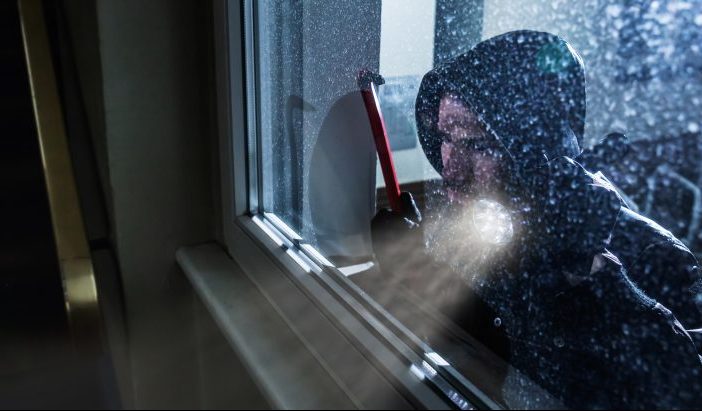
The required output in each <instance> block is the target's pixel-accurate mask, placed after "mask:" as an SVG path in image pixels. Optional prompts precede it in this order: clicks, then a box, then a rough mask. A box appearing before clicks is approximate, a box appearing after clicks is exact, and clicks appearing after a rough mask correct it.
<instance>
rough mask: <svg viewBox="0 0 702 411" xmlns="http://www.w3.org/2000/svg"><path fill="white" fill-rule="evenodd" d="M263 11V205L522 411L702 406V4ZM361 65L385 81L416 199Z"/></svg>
mask: <svg viewBox="0 0 702 411" xmlns="http://www.w3.org/2000/svg"><path fill="white" fill-rule="evenodd" d="M257 12H258V14H257V15H258V16H259V18H258V21H257V27H258V30H257V56H258V58H257V71H258V79H257V80H258V81H257V85H258V88H257V91H258V93H257V96H258V128H259V130H258V131H259V135H260V138H261V147H262V153H261V154H262V165H261V167H262V187H263V197H264V198H263V200H264V201H263V209H264V210H265V211H266V212H272V213H274V214H276V215H277V216H279V217H280V218H281V219H282V220H283V221H284V222H285V223H287V224H288V225H289V226H290V227H292V228H293V229H294V230H295V231H296V232H298V233H300V235H301V236H302V237H303V238H304V240H305V241H306V242H308V243H310V244H311V245H313V246H314V247H315V248H316V249H318V250H319V251H320V252H321V253H322V254H323V255H324V256H325V257H327V258H328V259H329V260H330V261H332V262H333V263H334V264H335V265H337V266H338V267H340V268H341V272H342V273H343V274H344V275H346V276H347V277H348V278H349V279H350V280H351V281H353V282H354V283H355V284H357V285H358V286H360V287H361V289H363V291H364V292H366V293H367V295H368V296H371V297H372V298H374V299H376V300H377V301H378V302H379V303H380V304H381V305H382V306H383V307H384V308H385V309H386V310H387V311H388V312H389V313H391V314H392V315H393V316H394V317H395V318H396V319H397V320H399V321H400V322H401V323H402V324H404V325H405V326H406V327H407V329H408V330H410V331H411V332H412V333H414V334H415V335H416V336H417V337H419V338H420V339H422V341H424V342H425V343H426V344H427V345H428V346H430V347H431V350H432V351H431V354H432V355H433V356H434V357H431V356H428V357H427V358H429V359H431V358H440V359H441V361H439V363H440V364H438V363H436V362H435V365H437V367H438V368H437V369H439V371H441V367H452V368H454V369H455V370H457V371H458V372H459V373H461V374H462V375H463V376H464V377H465V378H467V379H468V380H469V381H471V383H472V384H473V385H474V386H475V387H477V388H478V389H479V390H481V391H482V392H483V393H484V394H486V395H487V396H489V397H490V398H492V399H493V400H494V401H495V402H496V403H497V404H499V405H502V406H508V407H517V408H556V407H572V408H647V407H652V408H669V407H672V408H686V407H692V408H700V407H702V399H701V397H700V395H702V394H701V393H702V375H701V374H702V368H701V367H702V365H701V364H700V357H699V353H698V347H702V338H701V337H700V335H701V334H702V333H700V332H699V330H700V329H702V276H701V275H700V272H699V269H698V263H697V258H698V257H699V256H700V255H702V221H701V220H700V219H701V218H702V190H701V188H702V166H701V164H702V163H701V162H700V158H702V134H701V131H702V130H701V126H702V51H701V50H700V47H702V3H701V2H699V1H696V0H609V1H605V0H548V1H546V0H382V1H380V0H376V1H364V2H354V1H334V2H331V1H326V0H305V1H282V0H279V1H275V0H264V1H262V2H259V3H258V10H257ZM361 70H371V71H373V72H377V73H379V74H380V75H382V76H383V78H384V80H385V84H384V85H381V86H380V87H379V89H378V94H379V100H380V104H381V107H382V110H383V114H384V118H385V122H386V126H387V131H388V136H389V140H390V144H391V148H392V154H393V158H394V161H395V165H396V167H397V172H398V178H399V182H400V184H401V187H402V189H403V191H405V192H408V193H411V194H412V198H410V197H409V196H407V195H403V197H402V199H401V201H402V204H403V206H402V209H401V210H392V211H390V210H388V209H387V207H388V204H389V202H388V199H387V198H386V197H387V194H386V190H385V183H384V179H383V176H382V175H381V172H380V166H379V164H378V158H377V155H376V152H375V146H374V142H373V136H372V132H371V128H370V126H369V120H368V115H367V112H366V108H365V107H364V105H363V100H362V98H361V96H360V93H359V90H358V84H357V76H358V73H359V72H360V71H361ZM583 70H584V71H583ZM391 195H392V194H391ZM425 354H427V353H425ZM427 355H428V354H427ZM461 392H465V390H462V391H461Z"/></svg>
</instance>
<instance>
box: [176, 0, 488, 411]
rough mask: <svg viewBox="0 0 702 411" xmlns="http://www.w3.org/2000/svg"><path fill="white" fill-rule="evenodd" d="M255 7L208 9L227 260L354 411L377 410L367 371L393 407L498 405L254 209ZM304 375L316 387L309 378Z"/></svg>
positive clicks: (229, 4) (230, 4) (226, 4)
mask: <svg viewBox="0 0 702 411" xmlns="http://www.w3.org/2000/svg"><path fill="white" fill-rule="evenodd" d="M254 1H255V0H245V1H227V0H215V7H214V10H215V13H214V16H215V24H214V27H215V47H216V50H217V53H216V54H217V55H216V81H217V84H216V86H217V110H218V129H219V152H220V159H219V160H220V168H221V170H220V184H221V186H220V189H221V204H222V226H223V233H222V234H223V242H224V245H225V247H226V251H227V252H228V254H229V256H231V258H232V259H233V260H234V261H235V262H236V263H237V264H238V265H239V266H241V268H242V269H243V272H244V273H245V274H246V275H247V276H248V278H249V279H250V280H251V281H252V282H253V284H255V286H256V287H257V288H258V290H260V292H261V293H262V294H263V295H264V296H265V298H266V299H267V301H268V302H269V303H270V304H271V305H272V306H274V307H275V310H276V312H278V313H279V314H280V315H281V317H283V318H284V320H285V322H286V323H287V325H288V326H289V327H290V329H291V330H292V331H293V332H294V333H295V334H296V335H298V337H299V338H300V339H301V340H303V341H304V343H305V345H306V346H307V347H308V348H309V350H310V351H311V352H313V354H314V358H316V359H317V360H318V361H319V362H320V363H321V364H322V365H323V368H324V369H325V370H327V371H328V373H329V376H331V378H333V379H335V381H337V382H338V384H339V385H340V386H341V387H343V391H344V392H345V393H346V394H347V396H348V397H349V399H351V401H350V403H351V404H352V405H353V406H358V407H367V406H370V407H374V406H381V407H382V406H383V404H381V403H382V401H381V402H378V398H381V397H382V395H380V393H379V392H369V390H368V385H369V384H358V381H354V378H356V377H357V376H358V375H359V374H358V369H359V367H368V368H369V370H365V371H364V372H362V374H363V375H371V377H370V378H376V380H377V381H375V382H374V383H373V384H371V386H372V387H373V388H372V389H371V391H374V390H375V391H379V390H386V391H388V393H387V394H386V396H387V397H388V398H394V396H399V398H400V400H395V401H394V402H393V401H390V402H391V403H393V404H395V405H397V404H398V401H399V403H402V402H403V401H404V402H405V403H406V404H407V405H409V406H411V407H416V408H432V409H433V408H439V409H442V408H469V407H479V408H490V409H497V408H499V406H498V404H497V403H495V402H493V401H492V400H491V399H490V398H488V397H487V396H486V395H485V394H483V393H482V392H480V390H478V389H477V387H475V385H473V384H471V383H470V382H469V381H467V380H466V379H465V378H464V377H463V376H461V375H460V373H458V372H457V371H456V370H455V369H453V368H452V367H451V366H447V365H446V364H445V363H444V362H443V361H441V360H439V361H438V362H437V355H436V353H434V352H432V350H431V349H430V347H428V346H427V345H426V344H425V343H424V342H423V341H421V340H420V339H419V338H417V337H416V336H414V335H413V334H412V333H411V332H410V331H409V330H407V329H406V328H405V327H404V326H403V325H402V324H400V323H399V322H398V321H397V320H394V319H393V318H392V317H391V316H390V315H389V314H388V313H387V312H386V311H385V310H384V309H383V308H382V307H380V306H379V305H378V304H377V303H375V302H374V301H373V300H372V299H370V297H368V296H366V295H365V293H363V292H362V291H361V290H360V289H359V288H358V287H357V286H356V285H354V284H353V283H352V282H351V281H350V280H348V279H346V277H345V276H343V275H341V273H340V272H338V271H335V270H336V268H334V267H333V266H332V264H331V263H330V262H328V261H326V259H324V257H322V256H321V255H320V254H319V253H317V252H316V251H315V250H314V249H313V248H312V247H311V246H309V245H306V244H304V242H303V239H302V238H300V237H299V236H297V235H296V234H295V233H294V232H293V231H292V230H291V229H289V228H288V227H287V226H286V225H285V224H284V223H283V222H282V221H280V220H279V219H277V218H276V217H275V216H273V215H270V214H260V213H258V212H257V210H258V204H259V198H260V196H259V194H260V193H261V186H260V182H261V179H260V168H259V164H260V161H259V159H258V155H259V153H260V138H258V136H257V128H258V127H257V121H258V120H257V116H256V110H255V109H251V110H249V109H248V107H254V108H255V107H256V104H255V101H256V98H257V95H256V86H255V84H252V82H251V81H249V80H250V79H251V78H256V76H253V75H252V74H253V73H255V69H256V67H255V61H256V52H255V47H254V46H255V41H254V38H253V36H254V33H255V32H256V27H254V22H255V18H254V16H255V12H256V10H255V4H254ZM232 33H242V36H241V38H242V41H240V42H237V41H230V39H236V38H237V36H236V35H235V36H232ZM179 259H180V260H187V259H188V258H187V256H180V258H179ZM184 265H187V264H184ZM312 311H316V312H315V313H312V314H311V312H312ZM288 331H289V330H288ZM330 336H331V337H330ZM339 337H343V338H339ZM330 338H331V339H334V340H335V343H334V344H331V345H330V344H329V339H330ZM439 358H440V357H439ZM371 368H372V369H371ZM293 371H294V370H293ZM329 376H324V375H320V376H319V378H328V377H329ZM306 377H307V378H310V380H311V381H310V383H311V384H312V386H314V382H313V381H314V378H315V376H306ZM391 391H395V392H394V393H393V394H390V392H391ZM309 394H311V395H314V394H313V393H309ZM303 395H304V393H303ZM379 395H380V396H379ZM386 400H387V399H386ZM274 405H285V404H284V401H281V402H279V403H278V404H274ZM385 405H387V404H385Z"/></svg>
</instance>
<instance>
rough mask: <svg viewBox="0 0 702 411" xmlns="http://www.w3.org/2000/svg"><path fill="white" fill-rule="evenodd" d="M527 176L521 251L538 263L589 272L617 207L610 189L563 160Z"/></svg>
mask: <svg viewBox="0 0 702 411" xmlns="http://www.w3.org/2000/svg"><path fill="white" fill-rule="evenodd" d="M530 178H531V181H530V182H529V183H530V184H529V187H527V189H526V190H525V192H526V193H528V198H527V199H526V203H528V204H529V207H527V208H528V209H529V212H528V213H527V216H526V218H525V225H526V230H525V232H526V233H527V235H526V236H524V238H525V241H527V243H526V244H524V247H527V248H528V249H529V252H530V256H532V257H534V256H535V257H537V260H539V262H540V263H546V264H548V265H551V266H558V265H561V266H564V267H568V268H569V269H572V270H575V271H577V272H578V273H581V274H582V273H585V274H589V269H590V267H591V265H592V259H593V257H594V256H595V255H597V254H601V253H604V252H605V249H606V247H607V245H608V242H609V238H610V235H611V232H612V229H613V227H614V224H615V222H616V220H617V216H618V214H619V209H620V208H621V201H620V198H619V196H618V195H617V193H616V191H615V190H614V188H613V186H611V184H610V183H609V182H608V181H607V180H606V179H604V177H601V176H598V175H593V174H591V173H589V172H587V171H586V170H585V169H584V168H583V167H582V166H581V165H580V164H578V163H577V162H575V161H574V160H572V159H570V158H567V157H562V158H558V159H555V160H553V161H551V162H549V164H548V166H547V167H544V168H542V169H539V170H536V171H535V172H534V173H533V174H532V175H531V176H530Z"/></svg>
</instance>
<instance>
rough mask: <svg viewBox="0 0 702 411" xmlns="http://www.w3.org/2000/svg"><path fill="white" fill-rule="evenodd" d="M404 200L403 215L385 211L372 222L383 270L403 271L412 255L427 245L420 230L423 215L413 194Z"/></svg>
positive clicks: (375, 243) (378, 259)
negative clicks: (398, 268)
mask: <svg viewBox="0 0 702 411" xmlns="http://www.w3.org/2000/svg"><path fill="white" fill-rule="evenodd" d="M400 199H401V200H402V204H403V213H402V214H396V213H394V212H392V211H391V210H389V209H381V210H379V211H378V213H377V214H376V215H375V217H374V218H373V221H372V222H371V238H372V241H373V250H374V251H375V256H376V260H377V261H378V263H379V264H380V268H381V269H382V270H386V271H392V270H393V269H395V268H397V267H399V266H400V264H401V263H402V262H403V261H406V260H407V259H408V258H407V257H408V256H409V255H412V254H414V253H416V252H417V251H418V250H420V249H421V247H422V243H423V234H422V231H421V226H420V223H421V221H422V214H421V213H420V212H419V208H417V204H416V203H415V202H414V198H413V197H412V194H410V193H408V192H403V193H402V194H401V196H400Z"/></svg>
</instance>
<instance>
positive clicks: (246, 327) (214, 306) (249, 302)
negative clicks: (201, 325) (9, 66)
mask: <svg viewBox="0 0 702 411" xmlns="http://www.w3.org/2000/svg"><path fill="white" fill-rule="evenodd" d="M246 243H247V244H246V245H245V246H243V247H242V248H249V247H252V248H251V249H250V250H248V251H250V252H248V254H249V256H250V257H251V258H253V259H254V260H257V259H258V261H259V262H258V264H259V265H260V268H264V267H265V269H266V274H265V275H263V276H262V275H261V273H260V270H254V271H252V270H245V269H244V268H243V266H246V265H247V264H246V262H244V264H242V265H240V264H237V262H235V261H234V260H232V259H231V258H230V257H229V255H228V254H227V253H226V252H225V250H224V249H222V248H221V247H220V246H219V245H217V244H205V245H199V246H193V247H184V248H181V249H180V250H179V251H178V253H177V261H178V263H179V265H180V266H181V268H182V269H183V271H184V272H185V274H186V276H187V277H188V279H189V280H190V282H191V283H192V285H193V288H194V289H195V292H196V294H197V295H198V296H199V297H200V299H201V300H202V301H203V303H204V304H205V306H206V307H207V309H208V311H209V312H210V314H211V315H212V317H213V318H214V320H215V322H216V323H217V325H218V326H219V328H220V329H221V330H222V332H223V334H224V335H225V336H226V338H227V339H228V340H229V342H230V344H231V346H232V348H233V350H234V351H235V353H236V354H237V355H238V357H239V358H240V359H241V360H242V362H243V363H244V364H245V366H246V367H247V369H248V372H249V373H250V374H251V377H252V379H253V380H254V381H255V382H256V383H257V384H258V386H259V387H260V388H261V391H262V392H263V393H264V395H266V397H267V399H268V401H269V402H270V404H271V405H272V406H273V407H274V408H293V409H299V408H330V409H337V408H339V409H355V408H381V409H387V408H392V409H411V408H424V407H431V408H447V405H446V403H444V402H443V401H441V400H440V399H439V397H438V396H437V395H436V394H434V393H433V392H432V391H431V390H429V389H428V388H427V387H426V386H424V385H423V384H422V383H421V382H420V381H419V380H417V381H416V384H413V385H414V386H410V387H408V386H407V385H406V384H407V380H405V379H404V377H407V378H412V377H411V375H410V371H409V370H408V369H405V368H404V367H402V366H400V367H397V366H395V367H393V364H394V362H395V359H393V358H386V359H385V361H383V362H385V364H383V366H378V364H377V357H378V354H379V353H382V352H383V349H382V348H379V349H378V350H374V351H375V352H373V353H372V354H371V355H369V353H367V352H362V350H359V348H358V346H357V345H354V344H353V343H352V342H351V341H350V340H349V339H348V338H347V336H346V335H345V334H344V333H343V332H342V330H340V328H339V325H338V324H334V322H333V321H332V320H331V319H330V318H327V316H326V315H325V312H324V311H325V310H322V309H321V308H320V307H319V306H318V302H315V301H313V300H312V299H311V298H309V297H307V296H306V295H305V293H303V292H301V290H300V288H299V286H298V285H296V284H294V283H293V282H291V281H290V279H289V278H288V277H287V276H286V275H285V274H284V273H283V272H282V270H281V269H280V268H279V267H276V266H275V265H270V266H266V263H270V262H271V261H270V259H267V258H266V256H265V254H264V253H263V252H262V251H263V250H262V249H261V248H262V247H258V246H257V245H256V244H254V243H253V242H252V241H247V242H246ZM256 249H257V250H256ZM256 251H257V252H256ZM265 260H267V261H265ZM249 261H251V259H249ZM270 276H273V277H276V280H275V285H274V287H273V288H271V287H270V283H269V282H267V281H266V279H265V278H261V277H270ZM281 296H285V297H284V298H282V299H281ZM330 305H333V303H331V302H330ZM327 309H329V307H327ZM331 309H333V307H332V308H331ZM356 321H357V320H356ZM386 357H388V356H387V355H386ZM373 359H376V361H375V362H374V361H373ZM388 364H390V368H391V370H389V371H388ZM395 365H397V364H395ZM392 368H394V371H395V372H393V370H392ZM398 370H399V372H400V373H403V374H407V375H401V376H399V377H398V375H397V372H398ZM398 378H399V380H400V381H399V383H398ZM418 398H419V399H418Z"/></svg>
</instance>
